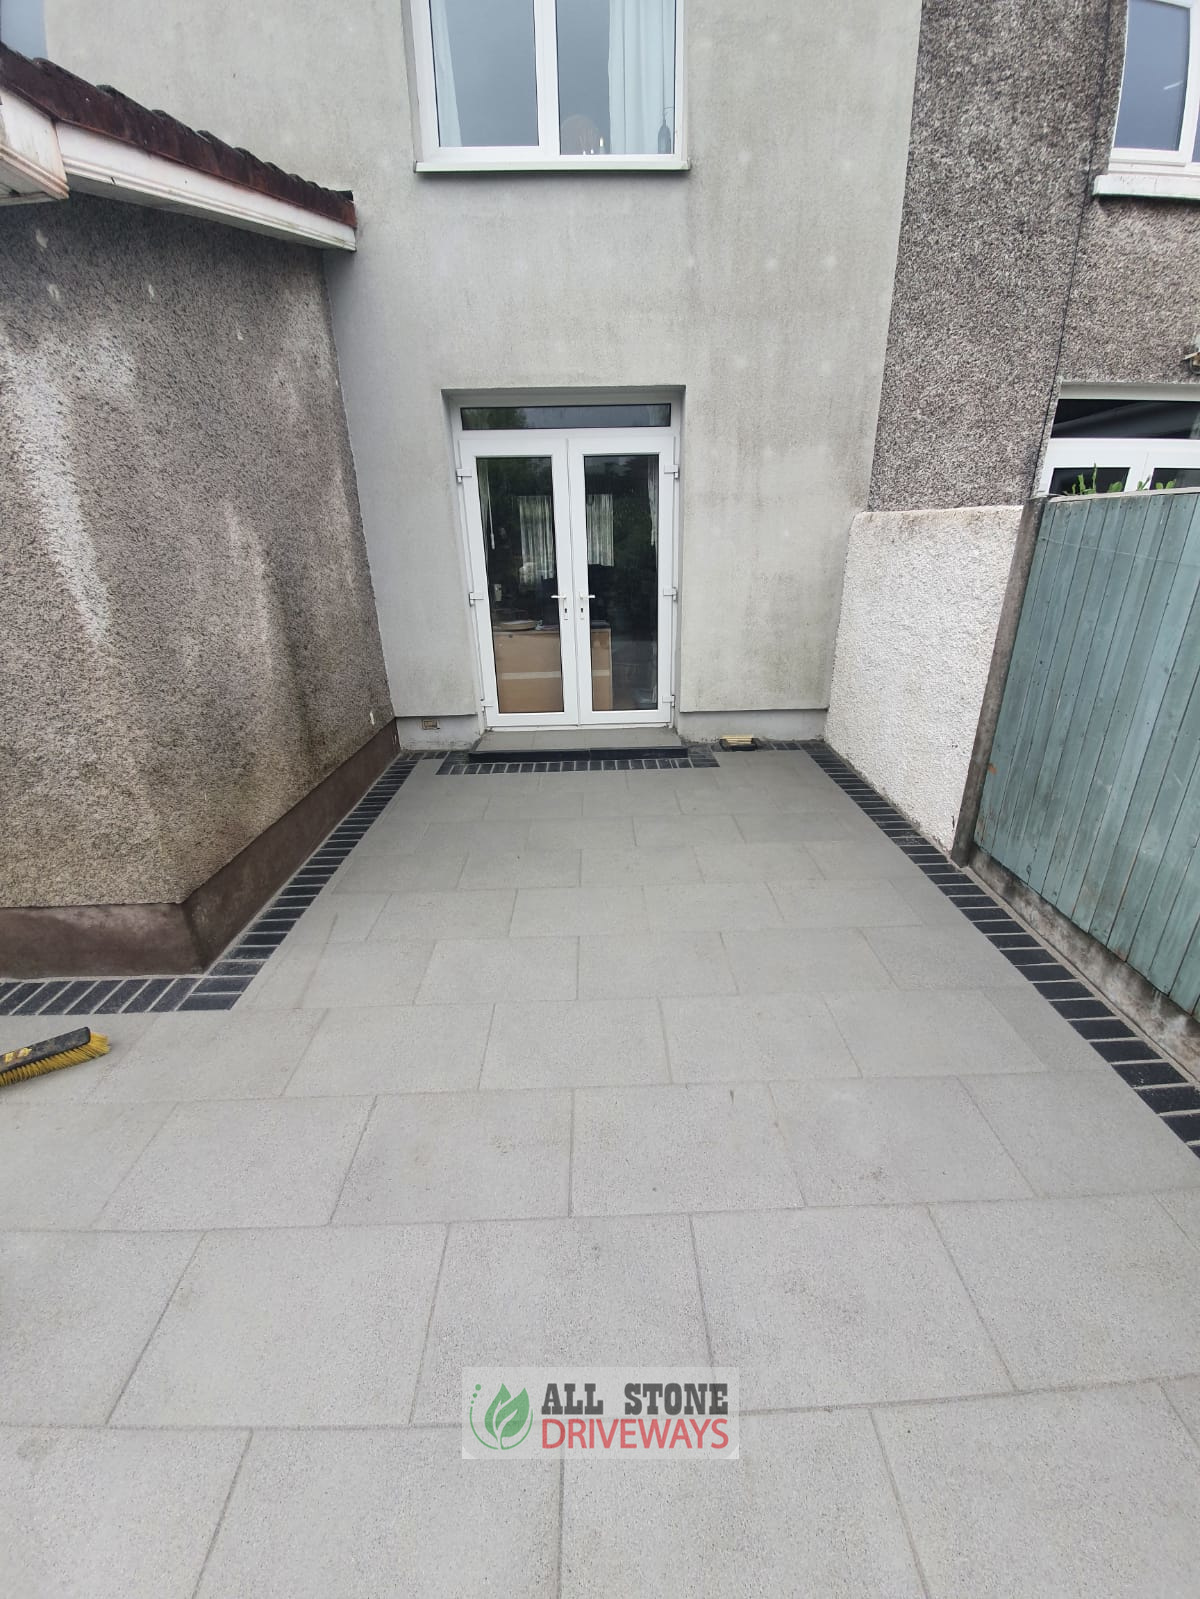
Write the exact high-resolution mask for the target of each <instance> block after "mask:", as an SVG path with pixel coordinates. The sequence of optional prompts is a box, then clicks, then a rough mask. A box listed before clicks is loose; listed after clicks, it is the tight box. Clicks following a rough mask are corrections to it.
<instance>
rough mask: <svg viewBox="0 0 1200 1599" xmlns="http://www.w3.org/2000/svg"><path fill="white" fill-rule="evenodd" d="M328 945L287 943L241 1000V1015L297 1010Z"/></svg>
mask: <svg viewBox="0 0 1200 1599" xmlns="http://www.w3.org/2000/svg"><path fill="white" fill-rule="evenodd" d="M325 893H326V894H330V893H332V890H331V889H329V888H326V889H325ZM324 947H325V946H324V945H321V944H316V943H313V944H295V945H291V946H289V945H288V944H287V943H284V944H283V945H282V946H281V947H280V948H279V949H277V950H276V951H275V953H274V955H272V956H271V958H270V960H268V961H267V962H266V964H265V965H264V967H263V969H262V971H261V972H260V973H259V975H258V976H257V977H256V978H255V979H254V981H253V982H252V983H251V984H250V987H249V988H248V989H247V990H246V992H245V993H244V994H243V995H242V997H241V999H239V1000H238V1003H237V1015H238V1016H239V1017H242V1018H244V1017H245V1016H246V1015H247V1014H248V1013H249V1012H251V1011H274V1012H283V1011H287V1010H292V1009H294V1008H295V1007H296V1006H297V1005H299V1004H300V1001H301V1000H302V999H303V998H304V990H305V989H306V988H307V987H308V985H309V983H310V982H311V981H312V974H313V972H314V971H315V970H316V966H317V961H318V960H319V959H320V957H321V951H322V949H323V948H324ZM181 1014H182V1013H181ZM196 1014H197V1015H203V1014H204V1012H201V1011H198V1012H196Z"/></svg>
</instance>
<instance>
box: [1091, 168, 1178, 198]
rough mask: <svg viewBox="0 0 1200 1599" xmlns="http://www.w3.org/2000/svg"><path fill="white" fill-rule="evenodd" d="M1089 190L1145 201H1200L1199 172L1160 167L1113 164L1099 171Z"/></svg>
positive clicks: (1105, 194)
mask: <svg viewBox="0 0 1200 1599" xmlns="http://www.w3.org/2000/svg"><path fill="white" fill-rule="evenodd" d="M1092 193H1093V194H1095V195H1101V196H1113V195H1122V194H1125V195H1129V196H1130V197H1135V196H1140V197H1141V198H1143V199H1148V200H1200V172H1181V171H1174V172H1173V171H1171V170H1170V169H1167V168H1163V167H1113V168H1111V169H1110V170H1109V171H1108V172H1102V173H1100V175H1099V177H1097V178H1096V180H1095V182H1094V183H1093V184H1092Z"/></svg>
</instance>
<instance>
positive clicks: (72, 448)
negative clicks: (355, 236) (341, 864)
mask: <svg viewBox="0 0 1200 1599" xmlns="http://www.w3.org/2000/svg"><path fill="white" fill-rule="evenodd" d="M0 282H2V283H3V285H4V291H3V304H2V306H0V563H2V566H3V570H4V574H5V597H6V600H7V606H6V624H5V629H4V640H3V643H2V644H0V653H2V655H3V676H2V684H0V696H2V711H3V714H2V716H0V754H2V756H3V761H4V767H5V770H6V772H7V773H8V774H9V780H8V781H7V782H5V783H4V784H3V785H2V787H0V835H2V836H3V840H4V845H3V852H2V857H0V859H2V864H0V907H10V908H11V907H21V908H23V909H28V908H42V909H46V910H49V909H50V908H63V907H82V906H89V907H101V908H103V909H104V910H105V911H109V910H112V909H113V908H114V907H131V906H136V907H141V908H143V909H146V910H148V909H149V908H151V907H159V908H161V907H166V908H170V907H178V906H180V905H182V904H183V903H184V902H186V901H187V900H188V899H189V896H192V895H193V894H194V893H195V891H197V890H198V889H200V888H201V886H202V885H204V884H206V883H207V882H208V881H209V880H210V879H212V878H213V877H214V876H215V874H217V873H218V872H220V871H221V870H222V869H223V868H225V867H226V866H227V864H228V863H230V862H231V861H233V860H234V859H235V858H237V857H239V856H240V855H241V854H242V852H244V851H245V850H246V849H247V847H248V846H250V845H251V844H252V843H253V842H254V841H255V840H257V839H259V838H260V837H261V836H262V835H263V834H264V833H265V832H266V830H267V829H269V828H271V827H272V825H273V824H275V823H277V822H278V821H279V820H280V819H281V818H283V817H284V816H286V815H290V814H291V813H292V812H293V811H294V809H295V807H297V806H298V805H300V804H302V803H303V802H304V801H305V799H306V797H307V796H309V795H310V794H311V793H312V791H313V790H314V789H315V788H316V787H317V785H319V784H321V783H322V782H323V781H324V780H326V779H329V778H331V777H332V776H333V774H335V773H337V772H339V771H342V770H343V769H344V768H346V764H347V762H350V761H352V760H353V759H354V758H355V757H356V756H357V755H358V752H359V751H361V750H362V749H363V747H364V746H365V745H367V744H368V743H370V742H371V741H372V740H375V739H377V738H379V736H380V735H382V734H383V733H384V732H385V730H386V729H388V728H389V727H390V724H391V720H392V710H391V703H390V699H389V695H388V686H387V679H386V676H385V673H384V667H383V658H382V651H381V648H380V642H379V631H378V626H377V622H376V617H375V604H374V598H373V595H372V589H371V579H370V575H369V572H368V568H367V560H366V553H365V549H364V545H363V538H362V526H361V520H360V517H359V509H358V497H357V492H356V489H355V480H354V467H353V462H352V460H351V456H350V448H349V441H348V437H347V432H346V424H345V418H344V415H343V411H342V402H341V391H340V388H339V386H338V374H337V362H336V357H335V353H334V347H333V339H332V333H331V329H330V319H329V309H328V303H327V299H326V294H325V285H324V274H323V269H322V264H321V258H320V256H319V254H318V253H317V252H316V251H315V250H310V249H306V248H303V247H300V246H293V245H290V244H286V243H282V242H279V241H275V240H271V239H266V238H262V237H259V236H257V235H254V234H250V233H245V232H239V231H236V230H234V229H231V228H226V227H222V226H220V225H218V224H215V223H206V222H201V221H195V220H192V219H189V218H184V217H179V216H172V215H170V214H168V213H166V212H161V211H152V210H145V209H141V208H139V207H135V206H130V205H119V204H115V203H112V202H109V201H104V200H94V199H86V198H82V197H77V198H72V199H70V200H68V201H64V202H62V203H59V204H55V205H43V206H27V207H17V208H13V209H11V210H6V211H3V212H0ZM383 753H384V752H383V751H382V750H381V754H380V758H383ZM372 775H373V774H372ZM369 780H370V779H369V777H364V782H366V781H369ZM355 797H357V796H355ZM229 892H230V893H232V894H233V898H234V899H236V896H237V890H236V885H234V886H233V887H232V888H231V889H230V891H229ZM226 898H228V895H226ZM230 903H232V901H230ZM3 916H4V911H3V910H0V919H2V918H3ZM100 919H101V921H103V917H101V918H100ZM28 920H29V919H28V918H27V917H26V918H24V922H25V923H28ZM79 920H80V922H81V925H82V923H83V922H84V921H86V920H87V919H86V918H82V917H80V918H79ZM92 920H93V921H95V916H94V915H93V917H92ZM135 920H136V918H135ZM142 920H143V921H144V920H145V918H143V919H142ZM68 921H69V918H68ZM129 921H130V918H129V917H128V916H126V917H125V918H124V922H123V925H124V924H128V923H129ZM62 924H63V917H62V916H61V915H59V916H58V917H57V919H53V918H51V919H48V920H47V926H51V925H62ZM139 925H141V924H140V923H139ZM147 925H148V924H147ZM17 936H18V935H16V934H14V938H16V937H17ZM180 936H181V937H183V938H185V941H186V936H188V935H187V933H186V930H183V931H182V932H181V934H180ZM20 937H21V940H22V941H24V939H25V934H24V933H22V934H21V935H20ZM147 938H148V939H149V941H150V943H151V945H153V942H154V941H153V939H152V938H151V937H150V935H149V934H148V935H147ZM10 942H11V941H10ZM3 944H4V941H3V939H2V938H0V971H3V969H4V964H5V963H4V959H3ZM93 944H94V941H93ZM64 947H65V946H64ZM115 947H116V946H115ZM160 947H161V939H160ZM152 956H153V948H151V949H150V951H149V955H148V958H151V957H152ZM64 958H65V957H64ZM118 958H120V959H121V960H122V961H123V962H126V963H127V962H128V961H129V960H131V959H132V958H133V956H132V955H131V954H130V953H129V951H128V950H123V953H122V954H121V955H120V956H119V957H118ZM170 958H171V959H172V960H174V961H175V962H176V963H178V961H179V960H182V959H184V958H185V957H184V955H183V954H180V953H179V952H176V953H175V954H174V955H172V956H171V957H170ZM39 959H40V960H41V961H42V962H43V969H44V964H45V963H47V962H48V963H49V968H50V970H54V969H55V967H54V958H53V950H52V949H50V950H48V951H44V952H43V953H42V955H41V956H40V957H39ZM92 969H93V970H95V969H97V968H96V967H95V966H93V968H92ZM99 969H101V970H103V969H104V968H103V967H100V968H99ZM135 969H136V968H135ZM160 969H169V968H160Z"/></svg>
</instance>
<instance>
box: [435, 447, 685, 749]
mask: <svg viewBox="0 0 1200 1599" xmlns="http://www.w3.org/2000/svg"><path fill="white" fill-rule="evenodd" d="M675 448H676V441H675V435H674V434H673V433H672V432H670V431H669V430H667V429H660V428H638V429H630V430H628V431H622V432H611V431H608V430H603V431H602V430H599V429H597V430H594V431H593V430H590V429H589V430H587V431H582V432H577V433H571V434H566V433H563V434H556V433H552V432H550V431H543V432H537V431H530V432H521V433H512V432H503V431H496V432H475V433H464V434H462V435H461V436H460V438H459V460H460V463H461V464H460V470H459V476H460V479H461V481H462V485H463V491H464V502H465V509H466V522H467V534H468V545H469V563H470V577H471V590H470V601H471V606H472V613H473V616H474V621H475V627H476V636H477V639H478V645H479V662H480V681H481V684H482V697H483V706H484V712H485V717H486V720H487V723H488V725H489V726H493V727H512V728H554V727H581V726H587V725H609V726H612V725H617V726H623V725H632V724H637V723H648V724H651V725H654V724H666V723H668V722H670V721H671V715H672V699H671V668H672V660H673V654H674V639H673V633H674V612H675V594H676V575H675V478H676V473H677V467H676V464H675Z"/></svg>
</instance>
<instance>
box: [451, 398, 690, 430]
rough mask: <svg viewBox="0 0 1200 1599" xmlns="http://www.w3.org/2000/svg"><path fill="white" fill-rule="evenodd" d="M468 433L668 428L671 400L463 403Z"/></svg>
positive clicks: (464, 427)
mask: <svg viewBox="0 0 1200 1599" xmlns="http://www.w3.org/2000/svg"><path fill="white" fill-rule="evenodd" d="M462 425H463V431H464V432H466V433H479V432H482V431H487V430H492V431H495V430H496V429H501V430H503V429H506V428H669V427H670V425H671V402H670V401H669V400H667V401H664V402H663V403H662V404H661V405H464V406H463V408H462Z"/></svg>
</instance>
